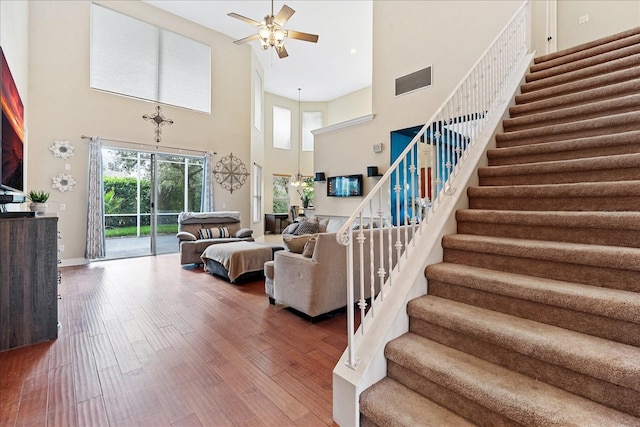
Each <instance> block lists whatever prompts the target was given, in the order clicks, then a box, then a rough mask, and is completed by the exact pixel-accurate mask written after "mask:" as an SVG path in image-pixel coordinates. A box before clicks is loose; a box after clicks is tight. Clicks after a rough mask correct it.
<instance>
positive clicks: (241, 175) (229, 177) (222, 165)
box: [213, 153, 249, 194]
mask: <svg viewBox="0 0 640 427" xmlns="http://www.w3.org/2000/svg"><path fill="white" fill-rule="evenodd" d="M213 174H214V176H215V177H216V182H217V183H218V184H220V185H221V186H222V188H224V189H225V190H229V192H230V193H232V194H233V190H238V189H239V188H240V187H242V186H243V185H244V183H245V182H246V181H247V176H249V172H247V167H246V166H245V165H244V163H242V160H240V159H239V158H237V157H235V156H234V155H233V153H230V154H229V155H228V156H225V157H223V158H221V159H220V160H219V161H218V162H217V163H216V167H215V168H214V170H213Z"/></svg>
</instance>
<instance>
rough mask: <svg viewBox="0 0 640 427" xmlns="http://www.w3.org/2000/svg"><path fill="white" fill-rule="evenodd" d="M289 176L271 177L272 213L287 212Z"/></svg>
mask: <svg viewBox="0 0 640 427" xmlns="http://www.w3.org/2000/svg"><path fill="white" fill-rule="evenodd" d="M290 180H291V177H290V176H289V175H273V213H288V212H289V181H290Z"/></svg>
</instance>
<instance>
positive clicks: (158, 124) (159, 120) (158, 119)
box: [142, 105, 173, 142]
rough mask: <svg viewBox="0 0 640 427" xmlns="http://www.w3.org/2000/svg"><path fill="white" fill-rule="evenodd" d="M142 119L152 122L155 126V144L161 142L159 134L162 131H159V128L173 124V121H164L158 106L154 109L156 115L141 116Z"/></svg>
mask: <svg viewBox="0 0 640 427" xmlns="http://www.w3.org/2000/svg"><path fill="white" fill-rule="evenodd" d="M142 118H143V119H145V120H152V121H153V122H154V123H155V125H156V142H160V141H162V138H161V137H160V134H161V133H162V130H161V129H160V127H161V126H164V125H165V124H168V125H172V124H173V120H171V119H166V118H165V117H164V116H163V115H162V108H160V106H159V105H158V106H157V107H156V113H155V114H154V115H152V116H150V115H148V114H145V115H144V116H142Z"/></svg>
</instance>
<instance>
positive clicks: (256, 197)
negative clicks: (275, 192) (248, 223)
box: [252, 163, 262, 222]
mask: <svg viewBox="0 0 640 427" xmlns="http://www.w3.org/2000/svg"><path fill="white" fill-rule="evenodd" d="M252 212H253V216H252V219H253V222H260V221H261V220H262V166H259V165H256V164H255V163H254V164H253V209H252Z"/></svg>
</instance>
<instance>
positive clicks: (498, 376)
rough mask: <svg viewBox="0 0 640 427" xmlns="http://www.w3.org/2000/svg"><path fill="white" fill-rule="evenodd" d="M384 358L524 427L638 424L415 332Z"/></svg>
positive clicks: (393, 343) (389, 349)
mask: <svg viewBox="0 0 640 427" xmlns="http://www.w3.org/2000/svg"><path fill="white" fill-rule="evenodd" d="M385 355H386V357H387V359H389V360H390V361H392V362H394V363H397V364H398V365H401V366H404V367H405V368H407V369H409V370H410V371H412V372H414V373H415V375H416V376H422V377H424V378H426V379H427V380H429V381H433V382H435V383H438V384H440V385H443V386H445V387H446V388H448V389H450V390H452V391H453V392H455V393H457V394H458V395H461V396H463V397H465V398H467V399H470V400H473V401H475V402H478V403H479V404H481V405H482V406H484V407H486V408H488V409H489V410H492V411H494V412H497V413H500V414H502V415H504V416H505V417H507V418H509V419H510V420H513V421H514V422H516V423H520V424H522V425H538V426H605V425H606V426H611V425H619V426H636V427H637V425H638V422H640V420H639V419H638V418H636V417H633V416H631V415H628V414H625V413H622V412H619V411H616V410H614V409H611V408H608V407H606V406H603V405H600V404H598V403H595V402H593V401H590V400H588V399H585V398H582V397H579V396H576V395H574V394H571V393H569V392H567V391H564V390H561V389H559V388H557V387H554V386H550V385H548V384H545V383H543V382H539V381H535V380H533V379H532V378H529V377H527V376H526V375H522V374H519V373H517V372H514V371H511V370H509V369H506V368H503V367H500V366H497V365H494V364H492V363H489V362H487V361H484V360H482V359H479V358H477V357H474V356H471V355H468V354H465V353H462V352H460V351H458V350H455V349H452V348H449V347H446V346H443V345H441V344H438V343H436V342H434V341H431V340H428V339H426V338H423V337H421V336H419V335H416V334H413V333H411V332H409V333H406V334H404V335H402V336H400V337H399V338H397V339H395V340H393V341H391V342H390V343H389V344H387V346H386V349H385ZM425 355H428V356H427V357H425Z"/></svg>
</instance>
